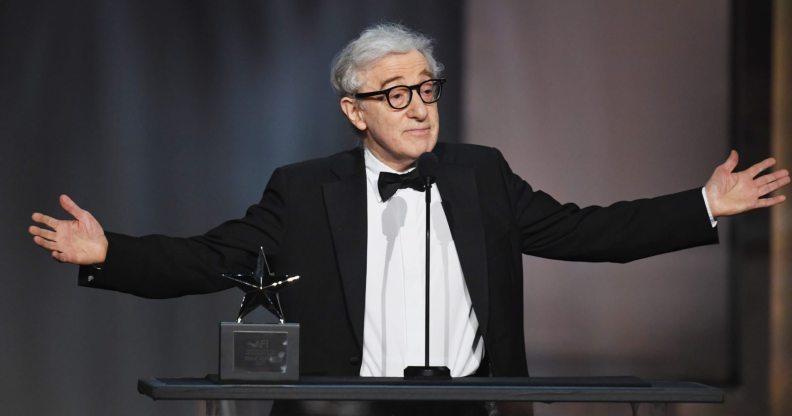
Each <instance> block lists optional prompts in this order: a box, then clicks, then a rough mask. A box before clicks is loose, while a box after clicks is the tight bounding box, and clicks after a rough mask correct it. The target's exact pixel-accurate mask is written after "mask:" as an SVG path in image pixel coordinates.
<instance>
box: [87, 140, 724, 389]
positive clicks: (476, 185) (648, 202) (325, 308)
mask: <svg viewBox="0 0 792 416" xmlns="http://www.w3.org/2000/svg"><path fill="white" fill-rule="evenodd" d="M434 153H436V154H437V156H438V158H439V161H440V165H439V169H438V172H437V186H438V190H439V191H440V194H441V196H442V200H443V208H444V210H445V213H446V216H447V218H448V224H449V226H450V229H451V232H452V235H453V238H454V243H455V245H456V248H457V251H458V254H459V259H460V262H461V264H462V270H463V272H464V276H465V281H466V283H467V287H468V290H469V292H470V297H471V300H472V303H473V307H474V309H475V311H476V315H477V317H478V321H479V325H480V330H481V333H482V334H483V335H484V341H485V350H486V353H487V355H488V357H489V360H490V365H491V371H492V374H494V375H498V376H521V375H527V367H526V362H525V353H524V351H525V348H524V341H523V316H522V314H523V307H522V297H523V271H522V261H521V255H522V254H529V255H536V256H541V257H547V258H554V259H564V260H578V261H613V262H627V261H631V260H634V259H638V258H642V257H647V256H651V255H655V254H659V253H663V252H668V251H673V250H679V249H682V248H686V247H691V246H695V245H701V244H707V243H714V242H717V232H716V230H714V229H713V228H712V227H711V225H710V223H709V218H708V216H707V212H706V208H705V206H704V203H703V199H702V196H701V192H700V190H699V189H694V190H690V191H686V192H681V193H677V194H672V195H667V196H662V197H658V198H653V199H644V200H637V201H631V202H619V203H616V204H613V205H611V206H609V207H587V208H579V207H578V206H576V205H574V204H561V203H559V202H557V201H555V200H554V199H553V198H551V197H550V196H548V195H547V194H545V193H543V192H540V191H535V190H533V189H532V188H531V187H530V186H529V185H528V184H527V183H526V182H525V181H523V180H522V179H521V178H519V177H518V176H517V175H515V174H514V173H512V171H511V170H510V168H509V166H508V164H507V163H506V161H505V160H504V159H503V156H502V155H501V154H500V152H498V151H497V150H495V149H492V148H486V147H482V146H475V145H464V144H442V143H441V144H438V145H437V146H436V148H435V150H434ZM366 186H367V185H366V178H365V169H364V162H363V154H362V150H361V149H359V148H358V149H354V150H351V151H347V152H343V153H339V154H336V155H333V156H329V157H326V158H323V159H317V160H312V161H307V162H303V163H298V164H294V165H289V166H285V167H282V168H279V169H277V170H276V171H275V172H274V173H273V175H272V178H271V179H270V182H269V184H268V185H267V188H266V190H265V191H264V194H263V196H262V198H261V201H260V202H259V203H258V204H256V205H253V206H251V207H250V208H249V209H248V211H247V213H246V215H245V216H244V217H243V218H241V219H238V220H232V221H228V222H226V223H224V224H222V225H220V226H219V227H217V228H215V229H213V230H211V231H209V232H208V233H206V234H204V235H202V236H198V237H192V238H172V237H166V236H159V235H150V236H145V237H129V236H125V235H121V234H114V233H108V240H109V242H110V245H109V251H108V256H107V260H106V263H105V264H104V266H103V268H102V271H101V273H100V274H99V275H97V274H96V273H95V272H93V271H92V270H91V269H90V268H82V269H81V271H80V283H81V284H83V285H86V286H92V287H99V288H105V289H111V290H118V291H123V292H128V293H133V294H135V295H139V296H144V297H152V298H162V297H175V296H181V295H185V294H192V293H206V292H212V291H218V290H222V289H226V288H228V287H230V285H229V283H228V282H227V281H225V280H223V279H221V278H219V277H218V276H219V274H220V273H223V272H233V271H238V272H247V271H250V270H252V268H253V267H254V265H255V258H256V255H257V250H258V247H259V246H263V247H264V249H265V251H266V252H267V254H268V257H269V258H270V259H271V260H272V261H271V263H272V265H273V268H274V269H275V270H276V271H277V272H279V273H288V274H299V275H300V276H301V279H300V280H299V281H298V282H296V283H295V284H294V285H293V286H292V287H289V288H286V289H285V290H283V291H282V292H281V301H282V303H283V306H284V310H285V314H286V318H287V320H288V321H291V322H298V323H300V325H301V345H300V352H301V357H300V359H301V362H300V365H301V371H302V373H303V374H327V375H357V374H358V372H359V369H360V357H361V346H362V344H363V319H364V310H363V309H364V304H365V286H366V232H367V224H366ZM416 261H423V259H416ZM418 364H420V363H418Z"/></svg>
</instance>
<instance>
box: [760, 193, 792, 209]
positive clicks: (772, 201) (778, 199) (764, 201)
mask: <svg viewBox="0 0 792 416" xmlns="http://www.w3.org/2000/svg"><path fill="white" fill-rule="evenodd" d="M784 201H786V197H785V196H784V195H778V196H773V197H770V198H761V199H758V200H757V201H756V207H757V208H767V207H772V206H773V205H778V204H780V203H782V202H784Z"/></svg>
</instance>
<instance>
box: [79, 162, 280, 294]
mask: <svg viewBox="0 0 792 416" xmlns="http://www.w3.org/2000/svg"><path fill="white" fill-rule="evenodd" d="M284 182H285V180H284V175H283V174H282V173H281V171H280V170H276V171H275V172H274V173H273V175H272V178H271V179H270V182H269V184H268V185H267V188H266V189H265V191H264V194H263V196H262V198H261V200H260V201H259V203H257V204H255V205H252V206H251V207H250V208H248V210H247V212H246V214H245V216H244V217H243V218H240V219H236V220H231V221H227V222H225V223H223V224H221V225H220V226H218V227H216V228H214V229H212V230H210V231H209V232H207V233H206V234H204V235H201V236H195V237H189V238H177V237H168V236H164V235H147V236H143V237H131V236H127V235H123V234H117V233H110V232H108V233H107V239H108V242H109V246H108V252H107V259H106V261H105V263H104V264H103V265H102V266H101V269H100V270H97V269H96V268H94V267H91V266H83V267H80V271H79V277H78V283H79V284H80V285H82V286H87V287H95V288H101V289H108V290H115V291H120V292H125V293H131V294H134V295H137V296H142V297H147V298H170V297H177V296H183V295H188V294H199V293H209V292H216V291H219V290H223V289H227V288H229V287H231V286H232V284H231V283H230V282H229V281H227V280H226V279H223V278H222V277H220V274H222V273H226V272H232V273H245V272H250V271H252V270H253V269H254V267H255V261H256V256H257V254H258V248H259V247H264V251H265V252H266V253H267V254H268V255H277V252H278V250H279V243H280V241H281V236H282V235H283V229H284V225H283V220H282V218H283V214H284V206H285V203H284V199H285V195H284V192H285V189H286V186H285V184H284Z"/></svg>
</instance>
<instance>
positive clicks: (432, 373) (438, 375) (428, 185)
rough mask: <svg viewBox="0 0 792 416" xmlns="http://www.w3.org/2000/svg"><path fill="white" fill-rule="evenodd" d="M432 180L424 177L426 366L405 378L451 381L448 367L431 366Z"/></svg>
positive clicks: (414, 368) (410, 368)
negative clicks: (430, 222) (430, 239)
mask: <svg viewBox="0 0 792 416" xmlns="http://www.w3.org/2000/svg"><path fill="white" fill-rule="evenodd" d="M433 179H434V178H432V177H431V176H429V175H427V176H425V177H424V191H425V192H426V198H425V200H426V256H425V258H426V274H425V281H426V290H425V291H424V292H425V295H426V298H425V300H424V310H425V312H424V318H425V319H424V365H423V367H421V366H412V365H411V366H408V367H407V368H405V369H404V378H406V379H434V380H436V379H451V370H449V369H448V367H446V366H434V367H433V366H430V365H429V304H430V296H429V282H430V279H429V264H430V263H429V259H430V257H429V205H430V204H431V202H432V180H433Z"/></svg>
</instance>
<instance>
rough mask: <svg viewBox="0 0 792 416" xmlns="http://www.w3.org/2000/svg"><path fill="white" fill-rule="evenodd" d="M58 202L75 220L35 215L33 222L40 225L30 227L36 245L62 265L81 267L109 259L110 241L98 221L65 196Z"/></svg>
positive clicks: (29, 230)
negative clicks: (78, 265)
mask: <svg viewBox="0 0 792 416" xmlns="http://www.w3.org/2000/svg"><path fill="white" fill-rule="evenodd" d="M59 202H60V205H61V207H63V209H64V210H66V212H68V213H69V214H70V215H71V216H72V217H74V219H72V220H59V219H56V218H52V217H50V216H49V215H44V214H41V213H38V212H36V213H33V217H32V218H33V221H34V222H36V223H38V224H39V225H41V226H37V225H31V226H30V227H29V228H28V232H29V233H30V234H31V235H32V236H33V242H34V243H36V244H38V245H39V246H41V247H42V248H44V249H45V250H47V251H50V252H51V253H52V257H53V258H55V260H58V261H60V262H64V263H73V264H80V265H88V264H100V263H103V262H104V261H105V257H106V256H107V238H106V237H105V234H104V230H103V229H102V226H101V225H100V224H99V221H97V220H96V218H94V216H93V215H91V213H90V212H88V211H86V210H84V209H82V208H80V207H79V206H78V205H77V204H76V203H75V202H74V201H72V199H71V198H69V197H68V196H66V195H61V196H60V199H59ZM42 226H43V227H42ZM45 227H46V228H45Z"/></svg>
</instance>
